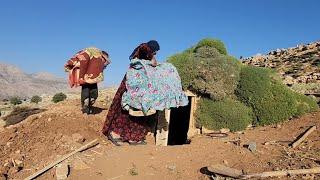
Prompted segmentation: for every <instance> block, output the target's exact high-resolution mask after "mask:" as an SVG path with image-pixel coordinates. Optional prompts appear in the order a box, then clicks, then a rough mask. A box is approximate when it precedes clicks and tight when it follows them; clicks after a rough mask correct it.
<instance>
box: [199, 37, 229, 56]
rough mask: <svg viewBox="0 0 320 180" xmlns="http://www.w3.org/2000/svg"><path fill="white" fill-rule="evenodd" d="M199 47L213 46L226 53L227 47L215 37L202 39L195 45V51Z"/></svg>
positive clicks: (221, 52)
mask: <svg viewBox="0 0 320 180" xmlns="http://www.w3.org/2000/svg"><path fill="white" fill-rule="evenodd" d="M201 47H213V48H215V49H217V50H218V51H219V53H220V54H223V55H227V49H226V47H225V46H224V44H223V42H222V41H220V40H217V39H211V38H206V39H202V40H201V41H199V42H198V44H197V45H196V46H195V48H194V50H195V51H197V50H198V49H199V48H201Z"/></svg>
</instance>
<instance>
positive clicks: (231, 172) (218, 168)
mask: <svg viewBox="0 0 320 180" xmlns="http://www.w3.org/2000/svg"><path fill="white" fill-rule="evenodd" d="M208 170H209V171H210V172H212V173H215V174H220V175H224V176H228V177H233V178H239V177H241V175H243V173H242V171H240V170H238V169H234V168H229V167H226V166H224V165H221V164H216V165H212V166H209V167H208Z"/></svg>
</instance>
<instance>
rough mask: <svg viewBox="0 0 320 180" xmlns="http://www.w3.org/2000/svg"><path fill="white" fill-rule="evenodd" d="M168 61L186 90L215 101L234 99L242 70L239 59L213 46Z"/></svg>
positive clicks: (187, 52)
mask: <svg viewBox="0 0 320 180" xmlns="http://www.w3.org/2000/svg"><path fill="white" fill-rule="evenodd" d="M168 62H170V63H172V64H173V65H174V66H175V67H176V68H177V70H178V72H179V75H180V77H181V81H182V87H183V89H189V90H191V91H193V92H196V93H198V94H201V95H203V96H206V97H209V98H211V99H213V100H222V99H223V98H226V97H231V98H233V97H234V91H235V89H236V87H237V83H238V81H239V73H240V69H241V64H240V62H239V61H238V60H237V59H235V58H233V57H231V56H226V55H221V54H220V53H219V52H218V51H217V50H216V49H215V48H212V47H200V48H198V50H197V51H196V52H190V51H185V52H183V53H180V54H176V55H174V56H171V57H170V58H169V60H168Z"/></svg>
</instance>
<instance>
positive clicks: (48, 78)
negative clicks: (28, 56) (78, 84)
mask: <svg viewBox="0 0 320 180" xmlns="http://www.w3.org/2000/svg"><path fill="white" fill-rule="evenodd" d="M67 87H68V84H67V82H66V80H64V79H62V78H57V77H55V76H54V75H51V74H49V73H37V74H27V73H25V72H23V71H22V70H20V69H19V68H18V67H16V66H13V65H8V64H4V63H0V100H1V99H5V98H9V97H12V96H19V97H21V98H26V97H31V96H33V95H42V94H53V93H56V92H59V91H64V90H66V89H67Z"/></svg>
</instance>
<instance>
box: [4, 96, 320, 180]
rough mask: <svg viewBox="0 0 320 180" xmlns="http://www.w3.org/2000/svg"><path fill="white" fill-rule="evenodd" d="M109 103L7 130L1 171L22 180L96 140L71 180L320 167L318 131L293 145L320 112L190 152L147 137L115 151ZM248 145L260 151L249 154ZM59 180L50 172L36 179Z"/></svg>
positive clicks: (76, 106) (62, 107)
mask: <svg viewBox="0 0 320 180" xmlns="http://www.w3.org/2000/svg"><path fill="white" fill-rule="evenodd" d="M105 97H106V96H105V95H101V98H103V99H104V98H105ZM110 97H112V95H110V96H108V102H106V101H105V100H103V99H102V100H98V101H97V104H96V106H97V111H96V114H94V115H89V116H88V115H84V114H82V113H81V111H80V102H79V100H68V101H65V102H61V103H58V104H53V105H49V106H47V107H45V109H46V111H44V112H40V113H38V114H33V115H31V116H29V117H28V118H27V119H26V120H24V121H22V122H20V123H18V124H16V125H12V126H8V127H6V128H5V129H4V130H3V131H1V132H0V136H1V138H0V162H1V163H0V172H1V173H2V174H5V176H8V177H9V178H10V179H11V178H18V179H21V178H25V177H27V176H29V175H31V174H33V173H34V172H36V171H37V170H39V169H41V168H43V167H44V166H46V165H48V164H49V163H51V162H53V161H54V160H56V159H58V158H59V157H61V156H62V155H65V154H67V153H69V152H71V151H73V150H74V149H76V148H78V147H80V146H81V145H82V144H85V143H87V142H89V141H91V140H93V139H95V138H98V139H99V142H100V145H98V146H97V147H95V148H93V149H91V150H88V151H85V152H83V153H80V154H78V155H76V156H74V157H72V158H70V159H68V160H67V162H69V163H70V164H71V172H70V175H69V177H70V179H208V178H207V177H208V175H206V174H205V173H204V172H203V171H202V170H203V168H205V167H206V166H208V165H211V164H215V163H222V164H225V165H227V166H230V167H233V168H237V169H243V170H244V171H245V172H248V173H252V172H262V171H267V170H268V171H270V170H281V169H297V168H309V167H314V166H319V158H320V154H319V151H320V141H319V136H320V132H319V130H316V131H315V132H314V133H312V134H311V135H310V136H309V137H308V138H307V140H306V141H305V143H303V144H302V145H300V146H299V147H298V148H296V149H295V150H293V149H290V148H289V146H288V144H289V142H291V141H292V140H294V139H295V138H296V137H297V136H298V135H299V134H300V133H302V132H303V131H304V130H305V129H306V128H308V127H309V126H311V125H317V126H318V127H320V122H319V120H318V119H320V112H317V113H313V114H308V115H306V116H304V117H302V118H300V119H295V120H291V121H288V122H286V123H283V124H281V125H278V126H266V127H259V128H252V129H249V130H246V131H244V132H242V133H229V134H228V135H229V136H228V137H227V138H223V139H213V138H211V137H209V136H205V135H199V136H196V137H194V138H192V139H191V144H190V145H182V146H169V147H157V146H155V145H154V141H153V137H152V136H148V138H147V140H148V145H145V146H129V145H126V144H125V145H124V146H121V147H115V146H113V145H111V144H110V143H109V142H108V141H105V138H104V136H102V134H101V128H102V125H103V122H104V119H105V116H106V113H107V107H108V105H109V103H110V100H111V99H112V98H110ZM251 142H254V143H255V144H256V146H257V150H256V151H255V152H251V151H249V150H248V149H247V148H246V145H247V144H249V143H251ZM305 177H307V176H305ZM308 177H309V176H308ZM55 178H56V177H55V171H54V168H53V169H52V170H50V171H49V172H47V173H45V174H44V175H42V176H41V177H40V178H39V179H55ZM290 178H292V177H290ZM295 178H302V176H299V177H295ZM309 178H315V179H317V178H320V176H310V177H309ZM0 179H1V177H0Z"/></svg>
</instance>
